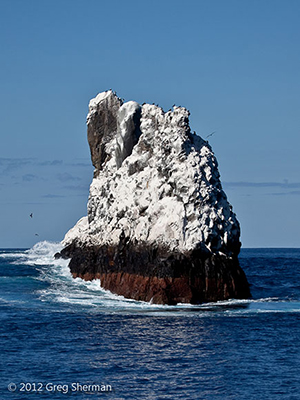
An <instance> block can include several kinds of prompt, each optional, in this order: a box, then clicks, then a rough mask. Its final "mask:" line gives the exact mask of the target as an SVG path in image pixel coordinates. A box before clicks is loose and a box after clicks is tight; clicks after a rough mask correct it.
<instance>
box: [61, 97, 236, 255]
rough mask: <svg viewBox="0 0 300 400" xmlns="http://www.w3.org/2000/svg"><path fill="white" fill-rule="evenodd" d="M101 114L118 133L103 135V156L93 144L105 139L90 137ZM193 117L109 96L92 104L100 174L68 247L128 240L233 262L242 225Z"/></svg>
mask: <svg viewBox="0 0 300 400" xmlns="http://www.w3.org/2000/svg"><path fill="white" fill-rule="evenodd" d="M107 104H108V106H109V105H112V107H113V110H114V111H113V114H111V113H110V112H109V111H107V109H106V108H105V107H106V105H107ZM101 110H102V111H101ZM103 110H105V111H103ZM101 112H102V114H101ZM105 113H106V114H105ZM104 114H105V118H111V121H112V122H111V126H112V128H113V130H114V132H113V133H111V132H110V133H109V134H106V132H107V130H109V127H108V128H107V127H105V130H104V131H105V132H104V131H103V132H104V133H102V131H101V132H100V130H99V132H100V135H102V136H103V143H105V146H104V145H103V146H102V150H101V151H102V153H101V154H100V153H99V152H98V153H99V154H100V155H99V157H98V153H97V149H95V148H92V146H93V143H95V145H96V144H97V146H99V143H100V142H101V140H102V138H100V139H101V140H100V139H98V138H97V137H96V136H93V130H92V127H94V126H100V127H102V125H103V121H102V120H101V118H102V117H103V118H104ZM101 115H102V117H101ZM107 116H108V117H107ZM188 117H189V112H188V110H186V109H185V108H183V107H174V108H173V111H169V112H166V113H165V112H164V111H163V110H162V109H161V108H159V107H158V106H155V105H149V104H145V105H143V106H140V105H139V104H138V103H136V102H133V101H130V102H128V103H125V104H123V105H122V101H121V100H120V99H118V98H117V96H116V95H115V94H114V93H113V92H111V91H108V92H104V93H100V94H99V95H98V96H97V97H96V98H95V99H93V100H91V102H90V111H89V114H88V118H87V123H88V132H89V135H90V136H89V137H90V138H91V139H90V140H89V141H90V146H91V154H92V157H93V163H94V165H95V166H96V169H95V175H94V176H95V177H94V179H93V181H92V183H91V186H90V195H89V201H88V215H87V219H83V220H80V221H81V222H80V221H79V223H78V224H77V227H76V229H75V228H73V229H72V230H70V232H68V234H67V235H66V237H65V239H64V245H67V244H68V243H71V242H72V241H73V240H74V239H75V238H76V237H77V240H78V241H80V242H83V243H84V242H90V243H93V244H97V245H101V244H111V245H114V244H117V243H118V242H119V240H120V237H121V235H123V236H124V235H125V236H126V237H127V238H129V240H130V241H131V242H133V243H134V242H137V243H146V244H148V245H155V246H160V247H161V246H163V247H166V248H168V249H170V251H174V250H176V251H180V252H183V253H184V252H188V251H190V250H193V249H196V248H200V247H201V248H202V249H203V251H207V252H210V253H216V254H217V253H219V254H226V255H229V256H230V255H231V254H232V252H234V253H237V252H238V249H239V245H240V242H239V234H240V229H239V223H238V221H237V219H236V216H235V214H234V213H233V212H232V209H231V206H230V204H229V203H228V201H227V198H226V195H225V193H224V191H223V190H222V186H221V183H220V176H219V172H218V164H217V161H216V158H215V156H214V154H213V152H212V149H211V147H210V145H209V144H208V142H207V141H205V140H203V139H201V138H200V137H199V136H197V135H195V134H191V132H190V128H189V120H188ZM99 118H100V122H99V120H98V119H99ZM103 120H104V119H103ZM99 129H100V128H99ZM101 143H102V142H101ZM100 156H101V158H100ZM97 157H98V159H97Z"/></svg>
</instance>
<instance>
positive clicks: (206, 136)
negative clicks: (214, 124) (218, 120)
mask: <svg viewBox="0 0 300 400" xmlns="http://www.w3.org/2000/svg"><path fill="white" fill-rule="evenodd" d="M214 133H216V131H213V132H212V133H210V134H209V135H207V136H206V139H207V138H209V137H210V136H212V135H213V134H214Z"/></svg>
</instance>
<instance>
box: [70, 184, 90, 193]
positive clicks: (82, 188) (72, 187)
mask: <svg viewBox="0 0 300 400" xmlns="http://www.w3.org/2000/svg"><path fill="white" fill-rule="evenodd" d="M89 187H90V185H89V184H81V185H68V186H64V189H67V190H77V191H82V192H83V191H84V192H86V193H88V191H89Z"/></svg>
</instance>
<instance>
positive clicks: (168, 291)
mask: <svg viewBox="0 0 300 400" xmlns="http://www.w3.org/2000/svg"><path fill="white" fill-rule="evenodd" d="M61 256H63V257H65V258H69V257H71V262H70V265H69V266H70V270H71V273H72V275H73V277H74V278H77V277H80V278H82V279H84V280H92V279H100V280H101V286H102V287H103V288H104V289H107V290H110V291H111V292H112V293H116V294H118V295H122V296H124V297H127V298H132V299H135V300H140V301H148V302H149V301H151V302H152V303H156V304H169V305H172V304H177V303H191V304H199V303H203V302H211V301H216V300H226V299H230V298H236V299H242V298H248V297H250V291H249V286H248V282H247V279H246V276H245V274H244V272H243V270H242V269H241V268H240V266H239V262H238V259H237V258H236V257H235V258H233V259H229V258H227V257H225V256H220V255H204V254H203V253H201V251H200V250H194V251H192V252H191V253H189V254H182V253H170V252H169V251H168V250H167V249H159V248H153V247H147V246H144V245H140V246H133V245H132V244H131V243H128V242H127V239H126V238H123V239H122V240H120V242H119V244H118V245H117V246H107V245H104V246H80V247H78V246H77V245H76V243H73V244H71V245H69V246H67V247H66V248H65V249H64V250H63V251H62V253H61Z"/></svg>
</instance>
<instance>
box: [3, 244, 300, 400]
mask: <svg viewBox="0 0 300 400" xmlns="http://www.w3.org/2000/svg"><path fill="white" fill-rule="evenodd" d="M59 249H60V245H59V244H56V243H49V242H41V243H38V244H37V245H35V246H34V247H33V248H32V249H30V250H24V249H14V250H8V249H2V250H0V309H1V312H0V335H1V342H0V371H1V387H0V399H1V400H7V399H11V400H15V399H31V398H39V399H50V398H51V399H63V398H69V397H73V398H76V399H97V398H99V399H105V398H106V399H112V400H121V399H122V400H123V399H124V400H125V399H126V400H127V399H130V400H132V399H133V400H135V399H142V400H160V399H162V400H163V399H170V400H171V399H172V400H174V399H182V400H187V399H192V400H198V399H205V400H211V399H236V400H243V399H245V400H246V399H247V400H249V399H250V400H251V399H255V400H260V399H263V400H266V399H272V400H274V399H275V400H276V399H299V398H300V382H299V377H300V350H299V349H300V346H299V339H300V249H242V251H241V254H240V263H241V266H242V268H243V269H244V271H245V272H246V275H247V277H248V280H249V282H250V284H251V292H252V296H253V298H252V299H251V300H229V301H223V302H218V303H210V304H203V305H200V306H191V305H187V304H181V305H177V306H158V305H151V304H148V303H143V302H136V301H133V300H126V299H124V298H122V297H118V296H114V295H112V294H110V293H109V292H106V291H104V290H102V289H101V288H100V286H99V281H93V282H84V281H82V280H80V279H72V277H71V275H70V273H69V270H68V267H67V261H63V260H55V259H54V258H53V254H54V253H55V252H56V251H58V250H59Z"/></svg>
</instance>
